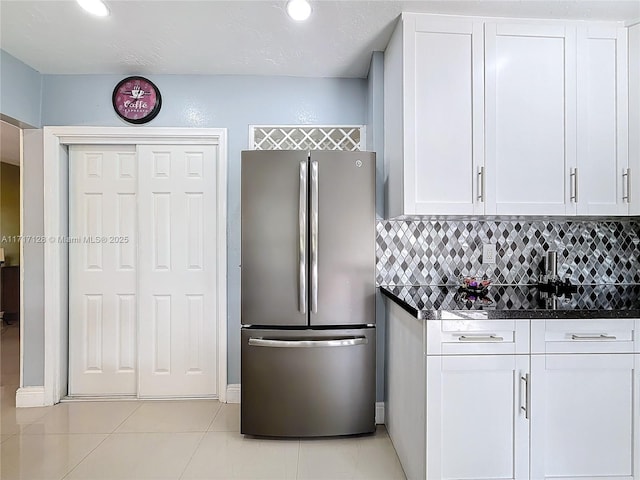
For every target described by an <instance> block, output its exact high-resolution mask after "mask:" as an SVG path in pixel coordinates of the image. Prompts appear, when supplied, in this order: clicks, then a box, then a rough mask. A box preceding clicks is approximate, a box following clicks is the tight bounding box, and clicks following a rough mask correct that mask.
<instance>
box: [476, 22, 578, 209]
mask: <svg viewBox="0 0 640 480" xmlns="http://www.w3.org/2000/svg"><path fill="white" fill-rule="evenodd" d="M485 32H486V33H485V42H486V44H485V48H486V52H485V55H486V82H487V83H486V132H485V134H486V142H487V157H486V164H487V170H488V177H487V206H486V210H485V213H487V214H497V215H516V214H531V215H566V214H570V213H574V211H575V206H574V205H573V203H572V200H571V196H572V192H571V188H570V183H571V182H570V181H571V178H570V175H569V171H570V169H571V167H572V166H573V164H574V162H575V150H574V143H573V141H572V139H573V138H575V89H576V85H575V62H574V61H573V60H574V58H575V57H574V54H572V52H575V33H574V32H575V30H574V29H571V28H567V27H565V26H564V25H562V24H553V25H538V24H528V23H525V24H516V23H514V24H511V23H498V24H495V23H487V24H486V25H485Z"/></svg>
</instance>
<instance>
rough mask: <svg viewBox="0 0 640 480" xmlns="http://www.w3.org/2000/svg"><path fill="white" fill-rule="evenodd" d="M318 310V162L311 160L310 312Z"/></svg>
mask: <svg viewBox="0 0 640 480" xmlns="http://www.w3.org/2000/svg"><path fill="white" fill-rule="evenodd" d="M317 312H318V162H317V161H312V162H311V313H317Z"/></svg>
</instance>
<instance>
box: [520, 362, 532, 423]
mask: <svg viewBox="0 0 640 480" xmlns="http://www.w3.org/2000/svg"><path fill="white" fill-rule="evenodd" d="M523 382H524V393H522V385H523ZM530 399H531V397H530V396H529V374H528V373H527V374H525V376H524V377H522V376H521V377H520V410H522V411H523V412H524V418H526V419H527V420H529V403H530ZM522 400H524V405H522Z"/></svg>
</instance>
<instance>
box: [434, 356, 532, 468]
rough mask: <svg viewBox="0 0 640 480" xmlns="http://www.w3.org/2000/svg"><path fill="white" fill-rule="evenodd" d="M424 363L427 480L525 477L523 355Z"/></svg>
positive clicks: (526, 441) (439, 358) (445, 358)
mask: <svg viewBox="0 0 640 480" xmlns="http://www.w3.org/2000/svg"><path fill="white" fill-rule="evenodd" d="M426 362H427V382H426V400H427V401H426V408H427V415H426V418H427V429H426V435H427V444H426V446H427V464H426V467H427V478H429V479H432V478H433V479H436V478H441V479H475V480H483V479H487V480H488V479H498V478H501V479H526V478H528V469H529V426H528V420H527V418H526V417H527V415H528V414H527V384H526V381H527V379H528V377H529V376H528V373H529V356H528V355H484V356H483V355H478V356H467V355H460V356H429V357H427V360H426Z"/></svg>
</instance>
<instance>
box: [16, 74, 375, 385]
mask: <svg viewBox="0 0 640 480" xmlns="http://www.w3.org/2000/svg"><path fill="white" fill-rule="evenodd" d="M121 78H122V76H117V75H44V76H43V103H42V124H43V125H105V126H123V125H128V124H126V123H124V122H123V121H121V120H120V119H119V118H118V117H117V115H116V114H115V113H114V111H113V108H112V106H111V94H112V91H113V88H114V86H115V85H116V83H117V82H118V81H119V80H121ZM149 79H150V80H151V81H153V82H154V83H155V84H156V85H157V86H158V88H159V89H160V91H161V93H162V110H161V111H160V113H159V114H158V116H157V117H156V118H155V119H154V120H153V121H152V122H150V123H148V124H147V126H156V127H160V126H164V127H167V126H172V127H221V128H227V129H228V142H229V143H228V155H229V157H228V163H229V165H228V174H229V184H228V247H227V248H228V257H227V260H228V268H229V273H228V382H229V383H240V311H239V306H240V269H239V264H240V152H241V150H243V149H246V148H248V136H249V133H248V132H249V125H250V124H299V123H311V124H336V123H342V124H365V123H367V118H368V115H367V105H368V103H367V89H368V84H367V80H364V79H318V78H294V77H257V76H255V77H254V76H200V75H154V76H149ZM131 128H138V127H136V126H131ZM25 340H26V339H25Z"/></svg>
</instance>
